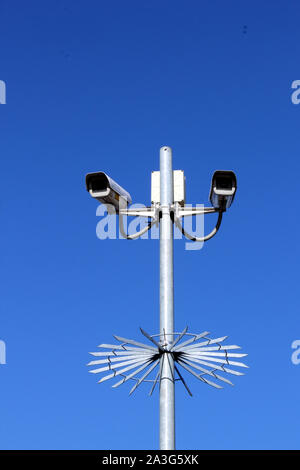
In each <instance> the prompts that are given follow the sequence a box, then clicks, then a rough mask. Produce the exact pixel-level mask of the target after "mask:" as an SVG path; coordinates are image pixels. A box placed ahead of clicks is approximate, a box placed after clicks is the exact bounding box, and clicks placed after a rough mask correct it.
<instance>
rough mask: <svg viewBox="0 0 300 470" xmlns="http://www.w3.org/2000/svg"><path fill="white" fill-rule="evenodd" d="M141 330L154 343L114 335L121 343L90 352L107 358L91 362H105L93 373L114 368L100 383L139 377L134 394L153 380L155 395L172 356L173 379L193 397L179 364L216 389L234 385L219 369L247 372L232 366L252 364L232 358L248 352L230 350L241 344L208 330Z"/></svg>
mask: <svg viewBox="0 0 300 470" xmlns="http://www.w3.org/2000/svg"><path fill="white" fill-rule="evenodd" d="M141 332H142V334H143V335H144V336H145V337H146V338H148V340H149V341H151V343H152V344H153V345H154V346H148V345H147V344H144V343H139V342H137V341H134V340H132V339H126V338H121V337H120V336H114V337H115V338H116V339H117V340H118V341H119V342H120V343H121V344H117V345H114V344H100V345H99V346H98V347H99V348H102V349H110V351H101V352H92V353H90V354H92V355H93V356H97V357H99V356H100V357H103V359H97V360H95V361H91V362H89V363H88V364H87V365H88V366H95V365H100V364H103V366H102V367H100V368H97V369H93V370H90V371H89V372H91V373H93V374H97V373H100V372H106V371H111V372H110V373H109V374H108V375H105V376H104V377H102V378H101V379H100V380H99V383H101V382H104V381H105V380H109V379H113V378H115V377H118V376H120V377H122V379H121V380H119V381H118V382H116V383H115V384H114V385H113V387H118V386H119V385H122V384H123V383H125V382H127V381H128V380H130V379H132V380H135V382H136V383H135V385H134V386H133V387H132V389H131V390H130V394H131V393H133V392H134V391H135V390H136V389H137V387H138V386H139V385H140V384H141V383H142V382H151V383H152V387H151V390H150V393H149V395H152V393H153V391H154V389H155V386H156V384H157V383H160V382H161V379H162V377H161V372H162V366H163V363H164V361H168V364H169V367H170V368H171V361H170V359H169V357H170V356H171V357H172V358H173V361H174V371H175V372H174V373H175V376H174V375H173V370H172V368H171V370H172V376H173V380H174V381H177V380H179V381H181V382H182V383H183V385H184V386H185V388H186V390H187V392H188V393H189V395H191V396H192V393H191V391H190V389H189V388H188V386H187V384H186V382H185V380H184V378H183V377H182V375H181V372H180V370H179V368H178V366H180V367H182V369H184V370H185V371H187V372H189V373H191V374H192V375H194V376H195V377H197V378H198V379H199V380H200V381H201V382H204V383H206V384H208V385H211V386H213V387H215V388H222V386H221V385H220V384H219V383H220V382H225V383H228V384H230V385H233V383H232V382H231V381H230V380H228V379H226V378H224V377H223V376H222V375H220V374H219V373H218V372H221V373H226V374H232V375H244V374H243V373H242V372H238V371H236V370H234V369H231V367H230V368H229V367H228V366H237V367H248V366H247V365H245V364H243V363H242V362H238V361H235V360H231V358H241V357H245V356H247V354H239V353H232V352H229V351H231V350H234V349H240V346H236V345H227V346H226V345H222V344H221V343H223V341H224V340H225V339H226V338H227V336H222V337H221V338H215V339H211V338H209V337H208V336H207V335H209V332H208V331H204V332H203V333H200V334H192V333H187V327H186V328H185V329H184V330H183V331H182V332H181V333H172V334H169V335H166V334H163V335H152V336H150V335H149V334H148V333H146V332H145V331H144V330H142V329H141ZM167 336H168V337H170V336H171V339H167ZM155 337H158V340H156V339H154V338H155ZM186 338H188V339H186ZM183 340H184V341H183ZM203 366H204V367H203ZM156 368H157V369H158V370H157V371H155V369H156ZM155 373H156V375H155ZM176 374H177V377H176ZM211 379H213V380H211ZM216 382H217V383H216Z"/></svg>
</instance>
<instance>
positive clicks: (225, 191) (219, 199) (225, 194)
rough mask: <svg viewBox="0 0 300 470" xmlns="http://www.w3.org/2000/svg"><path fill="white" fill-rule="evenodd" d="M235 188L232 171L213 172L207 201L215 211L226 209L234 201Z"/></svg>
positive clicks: (234, 178) (235, 183)
mask: <svg viewBox="0 0 300 470" xmlns="http://www.w3.org/2000/svg"><path fill="white" fill-rule="evenodd" d="M236 188H237V181H236V176H235V174H234V173H233V171H220V170H218V171H215V172H214V174H213V177H212V181H211V188H210V194H209V199H210V202H211V203H212V205H213V206H214V207H215V208H216V209H223V210H226V209H228V208H229V207H230V206H231V204H232V202H233V199H234V195H235V192H236Z"/></svg>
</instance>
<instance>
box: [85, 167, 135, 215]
mask: <svg viewBox="0 0 300 470" xmlns="http://www.w3.org/2000/svg"><path fill="white" fill-rule="evenodd" d="M85 184H86V189H87V191H88V192H89V193H90V195H91V196H92V197H93V198H94V199H97V201H99V202H101V203H102V204H105V205H106V206H107V205H108V206H107V210H108V212H114V211H112V210H111V207H110V205H112V206H113V207H114V209H115V212H116V213H117V214H118V213H119V209H120V208H121V209H123V208H126V207H127V205H128V204H131V202H132V199H131V196H130V194H129V193H128V192H127V191H125V189H124V188H122V186H120V185H119V184H118V183H116V182H115V181H114V180H113V179H112V178H110V176H108V175H107V174H106V173H103V171H97V172H95V173H88V174H87V175H86V177H85Z"/></svg>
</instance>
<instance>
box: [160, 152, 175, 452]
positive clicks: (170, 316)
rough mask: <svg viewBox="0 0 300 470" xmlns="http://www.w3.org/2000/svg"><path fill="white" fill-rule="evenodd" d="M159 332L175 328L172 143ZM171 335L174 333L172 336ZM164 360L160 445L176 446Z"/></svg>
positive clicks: (163, 183) (163, 182) (166, 168)
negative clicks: (171, 211)
mask: <svg viewBox="0 0 300 470" xmlns="http://www.w3.org/2000/svg"><path fill="white" fill-rule="evenodd" d="M160 204H161V207H160V211H161V213H160V214H161V215H160V217H161V218H160V334H165V335H167V336H166V341H168V340H167V338H170V336H168V335H169V333H173V331H174V276H173V221H172V219H171V214H170V209H171V205H172V204H173V168H172V150H171V149H170V147H162V148H161V149H160ZM171 338H172V337H171ZM168 359H169V360H168V361H163V362H162V372H161V379H160V393H159V410H160V411H159V416H160V420H159V442H160V449H162V450H173V449H175V383H174V360H173V357H172V356H171V355H170V356H168Z"/></svg>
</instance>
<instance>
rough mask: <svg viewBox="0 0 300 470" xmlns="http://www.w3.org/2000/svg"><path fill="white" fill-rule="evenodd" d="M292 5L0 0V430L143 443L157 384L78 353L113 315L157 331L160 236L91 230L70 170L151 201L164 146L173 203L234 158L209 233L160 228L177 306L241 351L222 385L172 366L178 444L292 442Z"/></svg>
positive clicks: (7, 443)
mask: <svg viewBox="0 0 300 470" xmlns="http://www.w3.org/2000/svg"><path fill="white" fill-rule="evenodd" d="M299 13H300V8H299V3H298V2H296V1H291V0H290V1H276V2H273V1H270V0H269V1H267V0H265V1H264V2H261V1H256V0H255V1H251V2H250V1H230V0H229V1H226V2H224V1H221V0H219V1H204V0H203V1H196V0H189V1H187V2H182V1H178V0H172V1H170V0H169V1H166V0H159V1H157V0H152V1H151V2H141V1H137V0H135V1H132V0H128V1H126V2H124V1H121V0H118V1H116V0H112V1H110V2H104V1H90V0H88V1H85V2H83V1H77V2H71V1H55V0H51V1H43V2H39V1H32V0H29V1H27V2H21V1H14V0H9V1H8V0H2V1H1V5H0V18H1V31H0V43H1V50H0V79H1V80H4V81H5V82H6V85H7V104H6V105H0V155H1V171H0V188H1V199H0V214H1V317H0V339H2V340H4V341H5V342H6V345H7V364H6V365H0V399H1V400H0V447H1V448H2V449H156V448H157V447H158V394H157V391H156V393H155V394H154V395H153V396H152V398H148V397H147V390H148V388H147V386H145V387H143V386H141V388H140V389H139V390H138V391H137V392H136V394H135V395H133V396H131V397H128V391H129V388H130V387H129V385H128V386H126V385H124V386H123V387H120V388H118V389H116V390H114V389H111V387H110V385H111V384H110V383H109V382H105V383H103V384H100V385H99V384H97V376H94V375H92V374H89V373H88V370H87V367H86V365H85V364H86V363H87V362H88V361H89V360H90V356H89V355H88V351H93V350H95V347H96V345H98V344H99V343H101V342H111V341H112V340H113V338H112V335H113V334H119V335H122V336H125V337H130V338H136V339H140V334H139V330H138V327H139V326H142V327H143V328H144V329H145V330H147V331H149V332H150V333H153V334H154V333H157V332H158V327H159V302H158V300H159V297H158V287H159V273H158V266H159V265H158V259H159V258H158V256H159V252H158V242H157V241H155V240H149V241H144V240H143V241H141V240H139V241H135V242H128V241H126V240H106V241H101V240H99V239H97V237H96V233H95V229H96V224H97V222H98V219H97V217H96V208H97V204H96V202H95V201H93V200H92V199H91V198H90V197H89V195H88V193H87V192H86V190H85V187H84V175H85V173H87V172H89V171H93V170H104V171H106V172H108V173H109V174H111V175H112V176H113V177H114V178H115V179H116V180H117V181H118V182H119V183H120V184H121V185H124V186H125V187H126V188H128V190H129V191H130V193H131V194H132V196H133V199H134V201H135V202H140V203H146V204H149V203H150V173H151V171H152V170H157V169H158V165H159V148H160V146H162V145H169V146H171V147H172V148H173V161H174V168H176V169H183V170H184V171H185V175H186V181H187V203H205V204H207V203H208V191H209V184H210V178H211V174H212V172H213V171H214V170H216V169H232V170H234V171H235V172H236V173H237V176H238V185H239V187H238V192H237V196H236V199H235V203H234V205H233V206H232V209H231V210H230V211H229V212H228V213H227V214H225V216H224V222H223V224H222V227H221V231H220V233H219V234H218V236H217V237H215V238H214V239H213V240H211V241H210V242H208V243H207V244H206V245H205V247H204V248H203V249H202V250H200V251H187V250H185V242H184V241H183V240H182V241H180V240H179V241H176V242H175V289H176V292H175V314H176V322H175V323H176V329H178V330H180V329H183V328H184V327H185V326H186V324H188V325H189V329H190V331H192V332H201V331H203V330H209V331H211V332H212V334H213V335H217V336H222V335H225V334H228V335H230V341H229V342H230V343H237V344H240V345H241V346H243V351H245V352H247V353H248V354H249V356H248V358H247V363H248V364H249V365H250V369H249V370H248V371H247V373H246V375H245V376H244V377H240V378H236V379H235V384H236V385H235V387H234V388H232V387H229V386H228V387H225V388H224V389H223V390H221V391H219V390H214V389H211V388H210V387H208V386H205V385H202V384H201V383H200V382H199V383H196V382H195V381H194V380H191V379H189V383H190V385H191V388H192V390H193V392H194V397H193V398H190V397H188V395H187V394H186V392H185V390H184V389H183V387H182V386H181V385H180V384H179V385H178V387H177V389H176V390H177V392H176V400H177V401H176V412H177V422H176V424H177V447H178V449H234V448H237V449H261V448H266V449H288V448H294V449H299V448H300V435H299V420H300V409H299V378H300V365H299V366H296V365H293V364H292V362H291V354H292V349H291V343H292V342H293V341H294V340H296V339H300V328H299V279H298V269H299V221H298V211H299V207H298V203H297V201H298V199H299V194H298V191H299V190H298V187H299V171H300V159H299V155H300V140H299V129H300V105H299V106H297V105H294V104H292V102H291V98H290V96H291V83H292V81H293V80H296V79H300V70H299V60H298V59H299V58H298V56H299V47H298V45H299V39H300V33H299ZM245 26H247V28H245ZM210 217H211V218H210V220H209V222H208V223H207V225H206V229H207V230H209V228H210V224H211V225H212V224H213V222H214V220H212V219H213V217H214V216H210ZM187 379H188V377H187Z"/></svg>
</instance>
